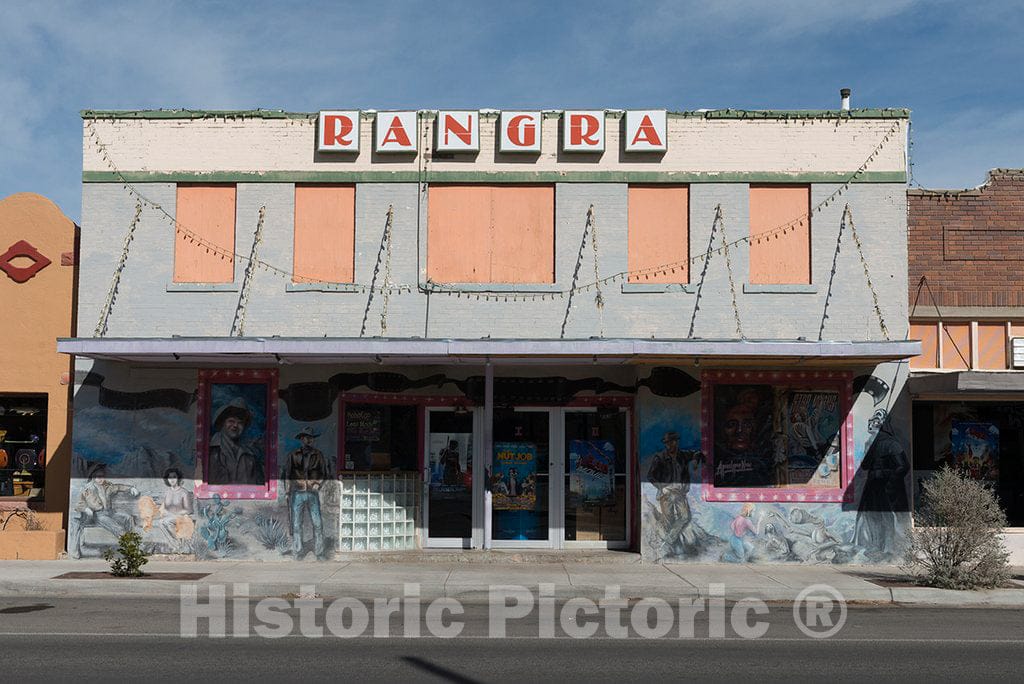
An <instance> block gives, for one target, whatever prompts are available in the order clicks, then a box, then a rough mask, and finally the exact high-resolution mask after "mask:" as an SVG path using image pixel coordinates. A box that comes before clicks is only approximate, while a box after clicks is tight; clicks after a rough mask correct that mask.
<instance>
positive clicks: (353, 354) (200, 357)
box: [57, 337, 921, 367]
mask: <svg viewBox="0 0 1024 684" xmlns="http://www.w3.org/2000/svg"><path fill="white" fill-rule="evenodd" d="M57 350H58V351H60V352H62V353H65V354H74V355H76V356H82V357H86V358H91V359H98V360H109V361H121V362H126V363H147V364H152V363H161V364H162V363H188V364H201V365H207V364H219V365H224V364H239V363H252V364H266V363H274V364H303V363H307V364H311V363H318V364H320V363H387V364H424V365H431V364H444V365H453V364H454V365H462V364H465V365H479V364H482V363H485V362H488V361H490V362H491V363H493V364H501V365H506V364H507V365H516V364H559V365H572V364H600V365H619V364H650V363H669V364H671V363H685V362H686V361H688V360H689V361H700V362H704V361H708V362H712V361H713V362H714V363H715V364H718V365H738V366H739V365H753V364H765V363H770V364H772V365H798V364H799V365H808V366H830V367H835V366H844V365H846V366H852V365H865V364H872V363H882V362H885V361H896V360H899V359H907V358H910V357H913V356H916V355H918V354H920V353H921V343H920V342H917V341H910V340H899V341H886V342H831V341H830V342H811V341H805V340H702V339H687V340H653V339H652V340H642V339H586V340H527V339H477V340H436V339H432V340H423V339H415V338H413V339H407V338H403V339H395V338H289V337H169V338H166V337H165V338H84V337H79V338H62V339H59V340H58V341H57Z"/></svg>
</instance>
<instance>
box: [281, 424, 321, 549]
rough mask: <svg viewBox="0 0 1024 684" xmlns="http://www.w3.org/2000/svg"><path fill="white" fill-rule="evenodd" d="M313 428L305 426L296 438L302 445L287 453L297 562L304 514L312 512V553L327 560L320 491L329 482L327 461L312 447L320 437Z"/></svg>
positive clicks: (289, 498) (287, 471)
mask: <svg viewBox="0 0 1024 684" xmlns="http://www.w3.org/2000/svg"><path fill="white" fill-rule="evenodd" d="M319 436H320V435H318V434H317V433H316V432H313V429H312V428H309V427H305V428H302V430H300V431H299V433H298V434H297V435H295V439H297V440H299V444H301V445H302V446H300V447H299V448H298V449H296V450H295V451H293V452H291V453H290V454H288V460H287V461H286V462H285V467H284V476H285V479H286V480H288V517H289V518H290V520H291V527H292V553H293V554H294V558H295V559H296V560H298V559H299V557H300V556H301V555H302V512H303V510H307V509H308V510H309V522H310V523H312V525H313V552H314V553H315V554H316V557H317V558H319V559H323V557H324V523H323V517H322V516H321V515H320V490H321V489H322V488H323V485H324V482H326V481H327V476H328V470H327V460H326V459H325V458H324V454H323V452H322V451H320V450H319V449H317V448H316V447H315V446H313V440H314V439H316V438H317V437H319Z"/></svg>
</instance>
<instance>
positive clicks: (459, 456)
mask: <svg viewBox="0 0 1024 684" xmlns="http://www.w3.org/2000/svg"><path fill="white" fill-rule="evenodd" d="M429 446H430V452H429V454H428V463H429V464H430V489H431V492H432V495H434V496H445V495H456V494H461V493H464V492H465V491H466V490H467V489H469V488H470V487H472V486H473V467H472V453H473V435H472V433H468V432H440V433H438V432H432V433H431V434H430V445H429Z"/></svg>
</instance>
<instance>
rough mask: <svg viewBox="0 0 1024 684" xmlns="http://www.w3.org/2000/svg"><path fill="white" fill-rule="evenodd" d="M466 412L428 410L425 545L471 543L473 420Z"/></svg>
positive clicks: (473, 503) (452, 545) (474, 503)
mask: <svg viewBox="0 0 1024 684" xmlns="http://www.w3.org/2000/svg"><path fill="white" fill-rule="evenodd" d="M473 416H474V414H473V412H472V411H468V410H466V409H462V410H456V409H428V410H427V421H426V422H427V426H426V427H427V429H426V433H427V434H426V445H425V449H424V459H423V460H424V469H423V470H424V473H423V482H424V485H425V488H426V493H425V496H424V501H423V505H424V512H423V519H424V523H425V524H424V527H425V530H426V533H425V535H424V538H425V539H424V540H425V544H426V546H436V547H466V548H468V547H469V546H471V544H472V537H473V511H474V508H476V502H475V501H474V498H473V493H474V491H475V490H476V488H475V487H474V486H473V470H474V467H473V461H474V458H473V454H474V449H473V445H474V439H473V436H474V429H473V428H474V420H473Z"/></svg>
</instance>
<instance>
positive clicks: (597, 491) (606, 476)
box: [569, 439, 615, 506]
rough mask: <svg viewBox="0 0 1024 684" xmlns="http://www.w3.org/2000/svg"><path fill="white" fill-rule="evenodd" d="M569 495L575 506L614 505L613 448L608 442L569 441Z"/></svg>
mask: <svg viewBox="0 0 1024 684" xmlns="http://www.w3.org/2000/svg"><path fill="white" fill-rule="evenodd" d="M569 494H570V496H572V497H573V498H574V499H575V501H576V503H577V504H578V505H584V506H605V505H611V504H614V503H615V446H614V445H613V444H612V443H611V442H609V441H607V440H600V441H589V440H582V439H574V440H572V441H570V442H569Z"/></svg>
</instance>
